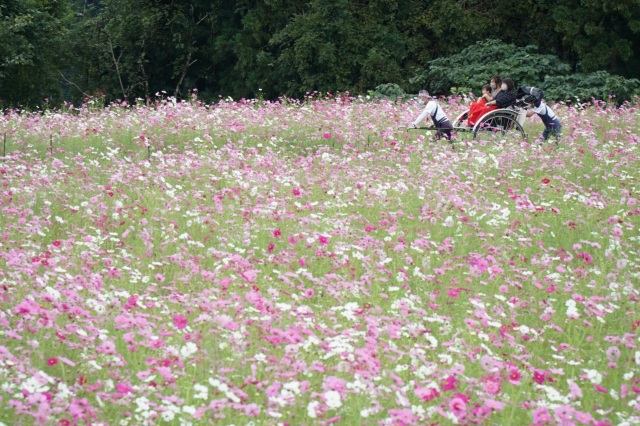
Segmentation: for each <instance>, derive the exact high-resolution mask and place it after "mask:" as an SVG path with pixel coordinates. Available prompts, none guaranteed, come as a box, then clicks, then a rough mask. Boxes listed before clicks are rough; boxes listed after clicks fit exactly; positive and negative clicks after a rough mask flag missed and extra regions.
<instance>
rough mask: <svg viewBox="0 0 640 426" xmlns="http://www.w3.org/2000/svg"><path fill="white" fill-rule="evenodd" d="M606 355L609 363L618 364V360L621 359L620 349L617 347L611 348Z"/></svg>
mask: <svg viewBox="0 0 640 426" xmlns="http://www.w3.org/2000/svg"><path fill="white" fill-rule="evenodd" d="M606 355H607V359H608V360H609V362H618V359H620V349H618V347H617V346H609V348H608V349H607V351H606Z"/></svg>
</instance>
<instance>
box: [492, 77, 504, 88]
mask: <svg viewBox="0 0 640 426" xmlns="http://www.w3.org/2000/svg"><path fill="white" fill-rule="evenodd" d="M491 80H493V81H495V82H496V87H500V85H501V84H502V79H501V78H500V76H499V75H492V76H491V78H490V79H489V81H491Z"/></svg>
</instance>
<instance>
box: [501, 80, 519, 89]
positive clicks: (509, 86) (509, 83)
mask: <svg viewBox="0 0 640 426" xmlns="http://www.w3.org/2000/svg"><path fill="white" fill-rule="evenodd" d="M502 82H503V83H504V84H506V85H507V91H511V90H516V84H515V83H514V82H513V80H511V79H510V78H509V77H507V78H505V79H504V80H502Z"/></svg>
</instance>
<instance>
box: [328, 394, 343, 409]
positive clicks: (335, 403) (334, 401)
mask: <svg viewBox="0 0 640 426" xmlns="http://www.w3.org/2000/svg"><path fill="white" fill-rule="evenodd" d="M324 398H325V399H326V400H327V407H329V408H340V407H342V399H341V398H340V393H339V392H338V391H334V390H330V391H326V392H325V393H324Z"/></svg>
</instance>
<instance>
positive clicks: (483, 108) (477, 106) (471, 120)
mask: <svg viewBox="0 0 640 426" xmlns="http://www.w3.org/2000/svg"><path fill="white" fill-rule="evenodd" d="M492 99H493V98H492V96H491V86H489V85H488V84H486V85H484V86H482V96H480V97H479V98H478V100H477V101H475V102H472V103H471V106H470V107H469V114H468V115H467V125H468V126H469V127H473V126H475V124H476V122H477V121H478V119H480V117H482V116H483V115H485V114H486V113H488V112H489V111H493V110H494V109H497V107H496V106H495V105H492V106H487V102H489V101H490V100H492Z"/></svg>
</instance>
